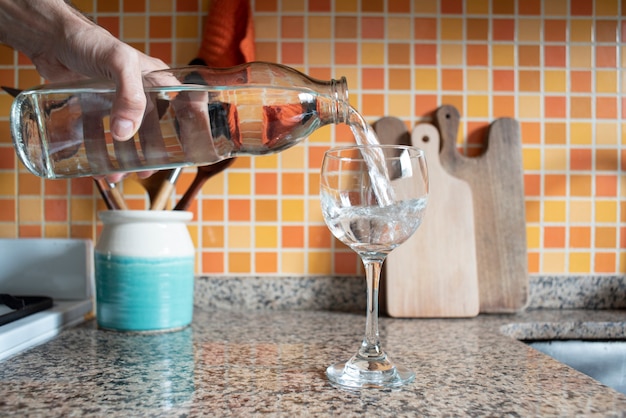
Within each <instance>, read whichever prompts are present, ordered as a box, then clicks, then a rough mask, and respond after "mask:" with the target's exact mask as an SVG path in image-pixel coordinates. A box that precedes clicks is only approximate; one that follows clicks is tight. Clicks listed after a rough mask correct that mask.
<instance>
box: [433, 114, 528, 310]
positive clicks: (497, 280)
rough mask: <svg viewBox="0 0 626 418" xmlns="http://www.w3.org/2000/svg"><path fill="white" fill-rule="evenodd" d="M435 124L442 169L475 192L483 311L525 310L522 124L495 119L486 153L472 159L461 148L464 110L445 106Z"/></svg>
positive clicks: (526, 265) (436, 116) (525, 273)
mask: <svg viewBox="0 0 626 418" xmlns="http://www.w3.org/2000/svg"><path fill="white" fill-rule="evenodd" d="M435 119H436V122H437V125H438V126H439V129H440V131H441V135H442V140H443V145H442V148H441V154H440V158H441V164H442V165H443V167H444V168H445V169H446V170H447V171H448V172H449V173H450V174H452V175H453V176H455V177H458V178H460V179H463V180H465V181H467V183H468V184H469V185H470V187H471V189H472V195H473V198H474V225H475V229H476V256H477V265H478V272H479V276H478V280H479V291H480V311H481V312H489V313H507V312H517V311H520V310H522V309H523V308H524V307H525V306H526V304H527V302H528V264H527V247H526V217H525V206H524V205H525V203H524V171H523V166H522V144H521V138H520V130H519V125H518V123H517V122H516V121H515V120H514V119H510V118H501V119H497V120H495V121H494V122H493V123H492V124H491V126H490V129H489V133H488V139H487V141H488V142H487V147H486V151H485V152H484V153H483V154H482V155H480V156H479V157H476V158H468V157H465V156H463V155H461V154H460V153H459V152H458V150H457V148H456V139H457V133H458V126H459V121H460V115H459V112H458V110H457V109H456V108H454V107H453V106H442V107H441V108H439V109H438V110H437V112H436V115H435Z"/></svg>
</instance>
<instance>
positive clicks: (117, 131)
mask: <svg viewBox="0 0 626 418" xmlns="http://www.w3.org/2000/svg"><path fill="white" fill-rule="evenodd" d="M111 133H112V134H113V136H114V137H115V138H117V139H122V140H124V139H128V138H130V137H131V136H133V135H134V134H135V124H134V123H133V122H132V121H130V120H128V119H114V120H113V124H112V126H111Z"/></svg>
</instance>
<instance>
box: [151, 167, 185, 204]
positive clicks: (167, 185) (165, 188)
mask: <svg viewBox="0 0 626 418" xmlns="http://www.w3.org/2000/svg"><path fill="white" fill-rule="evenodd" d="M166 171H167V172H168V173H167V174H168V176H167V177H166V178H165V179H164V180H163V182H162V183H161V185H160V187H159V189H158V190H157V192H156V194H155V195H154V197H153V198H151V199H150V202H151V203H150V210H163V209H166V207H167V202H168V199H169V197H170V196H171V195H172V192H173V191H174V187H176V181H177V180H178V177H179V176H180V173H181V172H182V171H183V169H182V168H181V167H178V168H175V169H173V170H166Z"/></svg>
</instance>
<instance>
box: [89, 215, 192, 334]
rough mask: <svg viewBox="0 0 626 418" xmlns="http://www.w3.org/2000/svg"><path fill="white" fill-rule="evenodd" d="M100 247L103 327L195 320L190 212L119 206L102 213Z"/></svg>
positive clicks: (159, 326)
mask: <svg viewBox="0 0 626 418" xmlns="http://www.w3.org/2000/svg"><path fill="white" fill-rule="evenodd" d="M99 216H100V219H101V220H102V223H103V229H102V232H101V234H100V237H99V239H98V242H97V244H96V248H95V272H96V315H97V321H98V326H99V327H100V328H105V329H111V330H117V331H166V330H176V329H181V328H183V327H185V326H187V325H189V324H190V323H191V319H192V313H193V292H194V258H195V249H194V245H193V242H192V241H191V237H190V235H189V231H188V229H187V226H186V222H187V221H189V220H190V219H191V218H192V214H191V213H190V212H182V211H139V210H138V211H134V210H125V211H122V210H114V211H103V212H100V213H99Z"/></svg>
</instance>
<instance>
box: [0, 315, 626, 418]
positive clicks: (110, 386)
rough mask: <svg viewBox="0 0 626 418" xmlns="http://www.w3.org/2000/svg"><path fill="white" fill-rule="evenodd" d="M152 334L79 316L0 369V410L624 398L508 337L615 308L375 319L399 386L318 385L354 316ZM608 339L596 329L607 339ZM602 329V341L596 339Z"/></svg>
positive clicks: (571, 404) (408, 412)
mask: <svg viewBox="0 0 626 418" xmlns="http://www.w3.org/2000/svg"><path fill="white" fill-rule="evenodd" d="M194 315H195V316H194V321H193V324H192V326H191V327H188V328H185V329H183V330H182V331H178V332H171V333H161V334H124V333H116V332H111V331H104V330H99V329H97V327H96V326H95V323H94V322H93V321H90V322H87V323H85V324H83V325H81V326H78V327H75V328H72V329H69V330H66V331H64V332H63V333H62V334H61V335H60V336H58V337H57V338H55V339H53V340H51V341H49V342H47V343H45V344H43V345H41V346H38V347H35V348H33V349H31V350H29V351H27V352H25V353H22V354H20V355H17V356H14V357H12V358H9V359H8V360H6V361H4V362H1V363H0V383H1V386H0V415H1V416H8V415H14V416H46V417H47V416H107V415H108V416H156V415H159V416H161V415H162V416H198V415H208V416H253V415H260V414H269V415H273V416H293V415H296V416H310V415H318V416H320V415H321V416H327V415H340V416H417V415H420V416H423V415H426V416H440V415H449V416H460V415H471V416H476V415H481V416H485V415H486V416H503V415H512V416H516V415H521V416H575V415H584V416H587V415H596V416H607V415H609V416H620V415H623V414H624V411H626V396H624V395H622V394H620V393H618V392H616V391H614V390H612V389H609V388H607V387H605V386H603V385H601V384H600V383H598V382H596V381H595V380H593V379H591V378H590V377H587V376H585V375H583V374H581V373H579V372H576V371H574V370H573V369H571V368H569V367H567V366H565V365H563V364H561V363H558V362H556V361H555V360H553V359H551V358H549V357H548V356H546V355H544V354H541V353H539V352H538V351H535V350H534V349H532V348H530V347H528V346H527V345H525V344H524V343H522V342H520V341H517V340H515V338H606V337H610V336H612V337H618V336H624V335H626V332H625V331H626V322H624V312H623V311H588V310H531V311H528V312H526V313H523V314H518V315H481V316H479V317H477V318H473V319H426V320H425V319H393V318H381V323H380V326H381V340H382V343H383V347H384V348H385V349H386V350H387V352H388V353H389V355H390V356H391V357H392V358H393V359H394V360H396V361H398V362H401V363H402V364H404V365H405V366H408V367H410V368H413V369H414V370H415V371H416V373H417V379H416V381H415V382H414V383H412V384H411V385H409V386H408V387H406V388H404V389H403V390H400V391H395V392H391V391H377V390H367V391H363V392H361V393H353V392H348V391H343V390H339V389H336V388H334V387H332V386H331V385H330V384H329V383H328V381H327V380H326V377H325V375H324V371H325V368H326V366H327V365H329V364H330V363H332V362H335V361H337V360H340V359H345V358H347V357H349V356H351V355H352V354H353V353H354V352H355V351H356V349H357V346H358V344H359V343H360V339H361V337H362V333H363V330H364V313H350V312H330V311H313V310H264V311H259V310H254V311H252V310H248V311H243V310H215V309H206V308H205V309H200V308H197V309H196V311H195V314H194ZM607 333H608V334H607ZM609 334H610V335H609Z"/></svg>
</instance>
